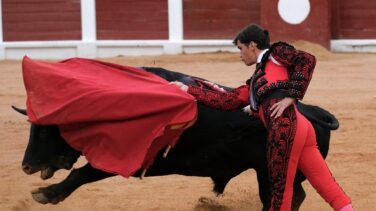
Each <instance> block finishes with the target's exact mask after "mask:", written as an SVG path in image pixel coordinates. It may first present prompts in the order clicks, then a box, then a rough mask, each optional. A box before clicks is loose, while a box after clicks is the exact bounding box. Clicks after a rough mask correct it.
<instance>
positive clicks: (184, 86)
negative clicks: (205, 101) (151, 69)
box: [170, 81, 188, 92]
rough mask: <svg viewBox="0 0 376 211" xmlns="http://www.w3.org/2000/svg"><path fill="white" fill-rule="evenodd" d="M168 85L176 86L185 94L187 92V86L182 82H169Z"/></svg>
mask: <svg viewBox="0 0 376 211" xmlns="http://www.w3.org/2000/svg"><path fill="white" fill-rule="evenodd" d="M170 84H174V85H176V86H177V87H179V88H180V89H181V90H183V91H185V92H187V91H188V86H187V85H185V84H183V83H182V82H180V81H172V82H170Z"/></svg>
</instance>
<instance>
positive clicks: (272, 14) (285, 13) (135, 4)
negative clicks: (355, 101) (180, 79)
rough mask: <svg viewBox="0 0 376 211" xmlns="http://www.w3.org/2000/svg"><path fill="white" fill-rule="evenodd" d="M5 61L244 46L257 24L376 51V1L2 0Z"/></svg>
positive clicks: (280, 34) (0, 50)
mask: <svg viewBox="0 0 376 211" xmlns="http://www.w3.org/2000/svg"><path fill="white" fill-rule="evenodd" d="M0 2H1V10H0V11H2V16H1V20H0V25H1V27H0V59H21V58H22V57H23V56H24V55H25V54H27V55H29V56H30V57H32V58H42V59H63V58H67V57H75V56H80V57H89V58H106V57H113V56H118V55H162V54H180V53H199V52H216V51H230V52H231V51H236V49H235V48H234V47H233V46H232V43H231V41H232V38H233V37H234V36H235V35H236V33H237V32H238V31H240V30H241V29H242V28H243V27H245V26H246V25H248V24H250V23H257V24H259V25H261V26H262V27H264V28H266V29H268V30H269V31H270V33H271V39H272V41H277V40H284V41H288V42H293V41H296V40H306V41H309V42H313V43H317V44H320V45H322V46H324V47H325V48H327V49H329V50H332V51H336V52H354V51H358V52H359V51H360V52H375V51H376V39H375V38H376V22H375V21H374V20H375V19H376V1H373V0H359V1H352V0H279V1H277V0H263V1H261V0H232V1H228V0H215V1H212V0H137V1H134V0H81V1H80V0H0Z"/></svg>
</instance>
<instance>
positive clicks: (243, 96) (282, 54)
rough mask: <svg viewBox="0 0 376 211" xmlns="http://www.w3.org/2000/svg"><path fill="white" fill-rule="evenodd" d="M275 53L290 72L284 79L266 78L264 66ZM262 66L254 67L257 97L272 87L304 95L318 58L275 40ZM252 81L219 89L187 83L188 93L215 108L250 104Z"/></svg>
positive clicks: (264, 94)
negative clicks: (230, 88) (268, 79)
mask: <svg viewBox="0 0 376 211" xmlns="http://www.w3.org/2000/svg"><path fill="white" fill-rule="evenodd" d="M269 56H272V57H273V59H275V60H276V61H277V62H278V63H279V64H281V65H282V66H284V67H285V68H286V69H287V72H288V79H287V80H284V81H275V82H269V83H268V81H267V80H266V79H265V78H263V76H264V73H263V72H264V68H265V66H266V63H267V62H272V61H270V59H269ZM264 57H265V59H262V61H261V65H260V69H258V70H256V71H255V74H254V75H253V76H252V77H256V78H255V79H256V80H255V81H256V82H255V84H254V89H253V90H254V91H255V94H256V96H257V100H258V101H260V100H262V99H263V98H264V97H265V96H266V95H267V94H269V93H270V92H271V91H272V90H275V89H282V90H285V91H286V93H287V95H288V96H290V97H292V98H296V99H299V100H301V99H303V97H304V94H305V92H306V90H307V88H308V85H309V82H310V81H311V78H312V73H313V70H314V68H315V64H316V59H315V57H314V56H313V55H311V54H309V53H306V52H303V51H300V50H296V49H295V48H294V47H293V46H291V45H289V44H287V43H283V42H278V43H275V44H273V45H272V46H271V47H270V49H269V51H268V52H267V53H266V55H264ZM249 82H250V79H249V80H247V82H246V85H242V86H240V87H238V88H235V89H233V90H231V91H223V90H218V88H216V87H215V86H212V85H209V84H207V85H206V86H192V85H190V86H188V93H190V94H191V95H193V96H195V97H196V99H197V101H199V102H202V103H204V104H206V105H208V106H210V107H212V108H216V109H221V110H235V109H238V108H241V107H244V106H246V105H248V104H249V94H250V93H249V88H250V87H249V85H250V84H249Z"/></svg>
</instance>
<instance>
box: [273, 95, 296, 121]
mask: <svg viewBox="0 0 376 211" xmlns="http://www.w3.org/2000/svg"><path fill="white" fill-rule="evenodd" d="M294 102H295V98H291V97H285V98H284V99H283V100H281V101H279V102H278V103H275V104H274V105H272V107H271V108H270V111H271V112H272V114H271V115H270V117H271V118H275V119H276V118H278V117H280V116H281V115H282V113H283V111H285V109H286V108H287V107H289V106H290V105H292V104H293V103H294Z"/></svg>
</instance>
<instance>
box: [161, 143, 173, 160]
mask: <svg viewBox="0 0 376 211" xmlns="http://www.w3.org/2000/svg"><path fill="white" fill-rule="evenodd" d="M170 149H171V145H168V146H167V148H166V150H165V152H164V153H163V157H164V158H166V157H167V155H168V152H169V151H170Z"/></svg>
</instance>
